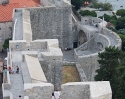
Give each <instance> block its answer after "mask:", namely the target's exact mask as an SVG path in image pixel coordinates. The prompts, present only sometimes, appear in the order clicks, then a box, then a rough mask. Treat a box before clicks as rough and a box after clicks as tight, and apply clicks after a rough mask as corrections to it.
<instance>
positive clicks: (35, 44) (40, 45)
mask: <svg viewBox="0 0 125 99" xmlns="http://www.w3.org/2000/svg"><path fill="white" fill-rule="evenodd" d="M9 48H11V50H16V51H29V50H30V51H47V42H46V41H32V42H31V43H30V45H27V42H26V40H16V41H12V40H11V41H9Z"/></svg>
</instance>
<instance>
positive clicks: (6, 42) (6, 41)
mask: <svg viewBox="0 0 125 99" xmlns="http://www.w3.org/2000/svg"><path fill="white" fill-rule="evenodd" d="M9 40H12V38H8V39H6V40H5V41H4V44H3V48H4V49H7V48H9Z"/></svg>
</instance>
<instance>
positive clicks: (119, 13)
mask: <svg viewBox="0 0 125 99" xmlns="http://www.w3.org/2000/svg"><path fill="white" fill-rule="evenodd" d="M116 14H117V15H118V16H121V17H124V16H125V9H119V10H117V12H116Z"/></svg>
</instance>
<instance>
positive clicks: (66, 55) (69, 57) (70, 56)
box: [62, 50, 75, 62]
mask: <svg viewBox="0 0 125 99" xmlns="http://www.w3.org/2000/svg"><path fill="white" fill-rule="evenodd" d="M62 52H63V60H64V61H70V62H72V61H74V60H75V59H74V50H70V51H62Z"/></svg>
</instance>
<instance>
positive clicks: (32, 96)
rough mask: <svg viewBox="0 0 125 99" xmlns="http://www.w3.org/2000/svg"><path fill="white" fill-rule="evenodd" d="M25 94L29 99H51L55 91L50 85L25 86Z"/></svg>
mask: <svg viewBox="0 0 125 99" xmlns="http://www.w3.org/2000/svg"><path fill="white" fill-rule="evenodd" d="M24 90H25V92H24V94H25V96H29V99H51V95H52V93H53V91H54V88H53V85H52V84H50V83H35V84H33V83H32V84H31V83H30V84H28V83H27V84H24Z"/></svg>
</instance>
